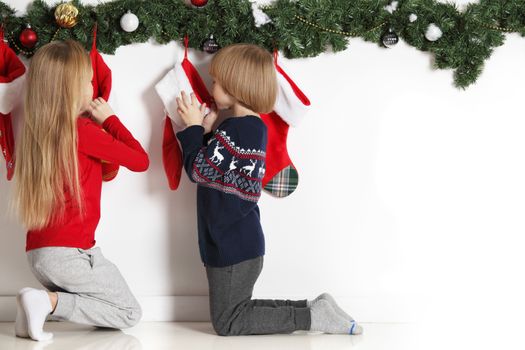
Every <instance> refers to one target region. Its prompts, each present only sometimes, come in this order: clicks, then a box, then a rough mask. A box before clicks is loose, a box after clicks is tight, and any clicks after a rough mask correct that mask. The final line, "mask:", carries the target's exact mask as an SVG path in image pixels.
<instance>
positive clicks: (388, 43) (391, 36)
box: [381, 28, 399, 47]
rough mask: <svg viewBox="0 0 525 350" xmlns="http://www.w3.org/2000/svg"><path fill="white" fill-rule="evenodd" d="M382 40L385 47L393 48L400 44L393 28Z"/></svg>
mask: <svg viewBox="0 0 525 350" xmlns="http://www.w3.org/2000/svg"><path fill="white" fill-rule="evenodd" d="M381 39H382V40H383V45H385V47H392V46H394V45H395V44H397V43H398V42H399V37H398V36H397V34H396V32H394V30H393V29H392V28H389V29H388V32H386V33H385V34H383V37H382V38H381Z"/></svg>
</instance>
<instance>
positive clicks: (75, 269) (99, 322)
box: [27, 247, 142, 329]
mask: <svg viewBox="0 0 525 350" xmlns="http://www.w3.org/2000/svg"><path fill="white" fill-rule="evenodd" d="M27 257H28V260H29V265H30V267H31V270H32V271H33V274H34V275H35V277H36V278H37V279H38V281H39V282H40V283H42V285H43V286H44V287H46V288H47V289H48V290H49V291H51V292H57V294H58V303H57V306H56V309H55V311H54V312H53V314H52V315H51V317H50V319H52V320H57V321H71V322H75V323H81V324H87V325H92V326H98V327H109V328H118V329H121V328H127V327H132V326H134V325H136V324H137V323H138V322H139V320H140V318H141V316H142V311H141V308H140V305H139V303H138V302H137V300H136V299H135V297H134V296H133V294H131V291H130V290H129V287H128V285H127V284H126V281H125V280H124V278H123V277H122V275H121V274H120V271H119V270H118V269H117V267H116V266H115V265H114V264H113V263H112V262H111V261H109V260H107V259H106V258H105V257H104V256H103V255H102V252H101V251H100V248H92V249H88V250H83V249H77V248H67V247H46V248H40V249H34V250H30V251H29V252H27Z"/></svg>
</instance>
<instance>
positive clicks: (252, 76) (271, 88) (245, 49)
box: [210, 44, 277, 113]
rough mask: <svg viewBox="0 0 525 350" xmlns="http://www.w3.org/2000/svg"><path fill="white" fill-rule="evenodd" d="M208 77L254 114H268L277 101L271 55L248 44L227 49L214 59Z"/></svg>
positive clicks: (222, 50) (231, 46) (218, 53)
mask: <svg viewBox="0 0 525 350" xmlns="http://www.w3.org/2000/svg"><path fill="white" fill-rule="evenodd" d="M210 74H211V76H212V77H213V78H215V79H216V80H217V82H218V83H219V84H220V85H221V86H222V88H223V89H224V91H225V92H226V93H227V94H229V95H230V96H232V97H233V98H235V99H236V100H237V101H238V102H239V103H241V104H242V105H244V106H246V107H247V108H250V109H251V110H253V111H254V112H257V113H270V112H271V111H272V110H273V107H274V104H275V99H276V98H277V78H276V74H275V67H274V64H273V57H272V54H271V53H270V52H268V51H266V50H265V49H263V48H261V47H259V46H257V45H250V44H234V45H230V46H227V47H225V48H223V49H221V50H219V52H217V54H216V55H215V56H214V57H213V60H212V61H211V66H210Z"/></svg>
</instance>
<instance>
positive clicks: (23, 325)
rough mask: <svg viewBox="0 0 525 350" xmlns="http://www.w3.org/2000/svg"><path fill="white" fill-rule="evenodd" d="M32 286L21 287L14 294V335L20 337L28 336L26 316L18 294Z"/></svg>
mask: <svg viewBox="0 0 525 350" xmlns="http://www.w3.org/2000/svg"><path fill="white" fill-rule="evenodd" d="M31 289H32V288H27V287H26V288H22V289H21V290H20V291H19V292H18V294H17V296H16V321H15V335H16V336H17V337H20V338H29V332H28V330H27V316H26V313H25V311H24V309H23V308H22V304H21V303H20V295H21V294H23V293H24V292H27V291H28V290H31Z"/></svg>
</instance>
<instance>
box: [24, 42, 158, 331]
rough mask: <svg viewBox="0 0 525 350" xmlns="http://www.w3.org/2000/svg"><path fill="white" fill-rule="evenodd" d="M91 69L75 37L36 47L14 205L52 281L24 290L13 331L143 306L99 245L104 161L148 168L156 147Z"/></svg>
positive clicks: (94, 320)
mask: <svg viewBox="0 0 525 350" xmlns="http://www.w3.org/2000/svg"><path fill="white" fill-rule="evenodd" d="M92 76H93V71H92V68H91V62H90V59H89V56H88V53H87V52H86V50H85V49H84V48H83V47H82V46H81V45H80V44H79V43H77V42H75V41H54V42H51V43H49V44H47V45H44V46H43V47H42V48H40V49H39V50H38V51H37V52H36V54H35V55H34V56H33V58H32V61H31V65H30V67H29V71H28V74H27V91H26V95H25V101H24V107H25V123H24V126H23V130H22V134H21V140H20V141H21V142H20V143H19V147H18V150H17V167H16V170H15V179H16V182H15V183H16V184H15V193H14V206H15V208H16V210H17V212H18V214H19V216H20V220H21V222H22V223H23V224H24V226H25V227H27V229H28V232H27V241H26V251H27V257H28V261H29V265H30V267H31V270H32V272H33V274H34V275H35V277H36V279H37V280H38V281H39V282H40V283H41V284H42V285H43V286H44V287H45V288H46V289H47V290H38V289H32V288H24V289H22V290H21V291H20V293H19V294H18V296H17V306H18V313H17V320H16V323H15V332H16V335H17V336H20V337H30V338H32V339H34V340H49V339H51V337H52V334H51V333H46V332H44V331H43V325H44V322H45V320H46V318H48V316H49V318H50V319H53V320H66V321H71V322H76V323H82V324H88V325H93V326H100V327H110V328H126V327H131V326H133V325H135V324H136V323H137V322H138V321H139V320H140V318H141V308H140V305H139V304H138V302H137V300H136V299H135V297H134V296H133V294H132V293H131V291H130V290H129V287H128V286H127V284H126V282H125V280H124V278H123V277H122V275H121V274H120V272H119V270H118V269H117V267H116V266H115V265H114V264H113V263H111V262H110V261H109V260H107V259H106V258H105V257H104V256H103V255H102V253H101V251H100V248H98V247H95V229H96V227H97V224H98V221H99V219H100V193H101V186H102V170H101V164H102V163H101V162H102V160H104V161H108V162H111V163H113V164H118V165H121V166H124V167H126V168H128V169H129V170H131V171H137V172H139V171H145V170H146V169H147V168H148V166H149V160H148V155H147V153H146V152H145V151H144V149H143V148H142V146H141V145H140V144H139V142H138V141H137V140H135V138H134V137H133V136H132V135H131V133H130V132H129V131H128V130H127V129H126V127H125V126H124V125H123V124H122V123H121V122H120V120H119V119H118V118H117V116H115V114H114V113H113V111H112V110H111V107H110V106H109V105H108V104H107V103H106V101H104V100H103V99H101V98H98V99H95V100H92V94H93V87H92V84H91V79H92Z"/></svg>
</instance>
